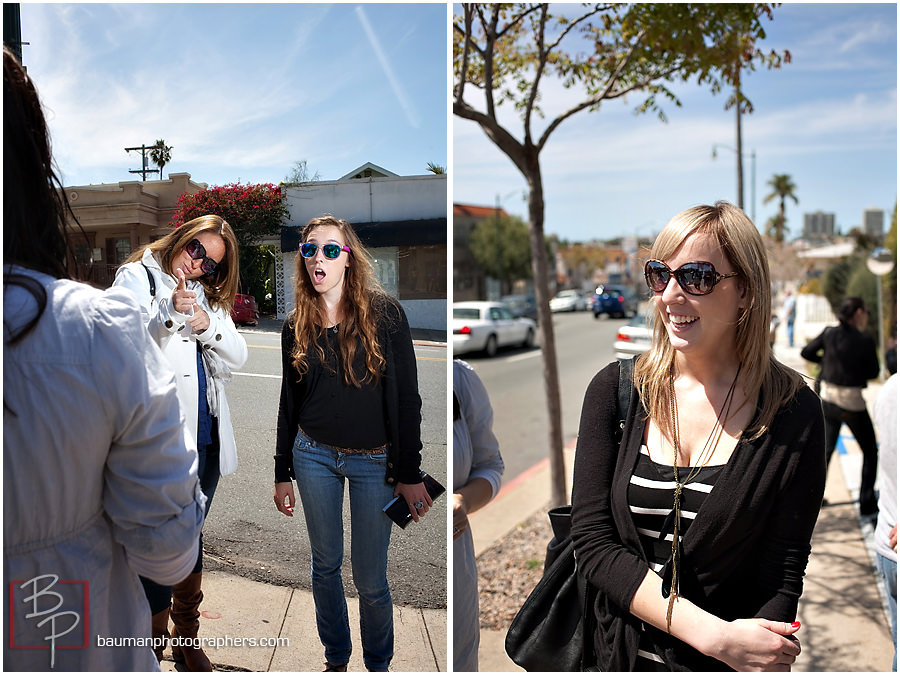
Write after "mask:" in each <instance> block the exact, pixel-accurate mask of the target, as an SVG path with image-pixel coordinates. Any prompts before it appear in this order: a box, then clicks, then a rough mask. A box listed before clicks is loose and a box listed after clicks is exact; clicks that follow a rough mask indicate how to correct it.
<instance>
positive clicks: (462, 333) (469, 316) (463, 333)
mask: <svg viewBox="0 0 900 675" xmlns="http://www.w3.org/2000/svg"><path fill="white" fill-rule="evenodd" d="M452 327H453V355H454V356H457V355H459V354H466V353H468V352H484V353H485V354H487V355H488V356H493V355H494V354H496V353H497V350H498V349H499V348H501V347H512V346H516V347H519V346H521V347H531V346H532V345H534V337H535V335H536V334H537V324H536V323H535V322H534V321H532V320H531V319H528V318H526V317H519V318H516V317H514V316H513V315H512V312H510V311H509V308H508V307H507V306H506V305H504V304H502V303H499V302H483V301H476V300H473V301H469V302H454V303H453V321H452Z"/></svg>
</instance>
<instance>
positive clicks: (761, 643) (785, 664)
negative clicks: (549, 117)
mask: <svg viewBox="0 0 900 675" xmlns="http://www.w3.org/2000/svg"><path fill="white" fill-rule="evenodd" d="M724 626H725V628H724V630H723V631H721V632H720V633H719V635H718V636H717V637H716V638H713V640H714V642H713V643H712V644H711V645H710V647H709V649H708V650H706V649H701V651H703V652H704V653H706V654H708V655H709V656H712V657H714V658H716V659H718V660H719V661H722V662H723V663H726V664H727V665H729V666H731V667H732V668H734V669H735V670H738V671H754V672H767V673H789V672H791V664H792V663H794V661H795V660H796V659H797V655H798V654H800V640H798V639H797V638H796V637H795V636H794V634H795V633H796V632H797V631H798V630H800V622H799V621H794V622H793V623H786V622H784V621H769V620H767V619H737V620H735V621H728V622H726V623H725V624H724Z"/></svg>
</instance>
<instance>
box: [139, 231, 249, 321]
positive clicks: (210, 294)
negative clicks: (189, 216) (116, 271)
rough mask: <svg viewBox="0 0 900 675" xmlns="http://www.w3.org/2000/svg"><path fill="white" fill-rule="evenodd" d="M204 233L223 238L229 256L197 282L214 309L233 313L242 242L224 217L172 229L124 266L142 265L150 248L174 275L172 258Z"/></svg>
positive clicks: (141, 249) (161, 263) (143, 248)
mask: <svg viewBox="0 0 900 675" xmlns="http://www.w3.org/2000/svg"><path fill="white" fill-rule="evenodd" d="M201 232H212V233H213V234H218V235H219V236H220V237H222V241H223V242H225V257H224V258H222V260H221V261H220V262H219V264H218V265H216V271H215V273H213V274H212V275H211V276H203V277H200V278H199V279H197V281H199V282H200V283H201V284H202V285H203V291H204V293H205V294H206V301H207V302H208V303H209V306H210V307H212V308H213V309H220V308H221V309H224V310H225V311H226V312H230V311H231V308H232V306H233V305H234V296H235V295H237V291H238V282H239V280H240V270H239V269H238V241H237V237H235V236H234V230H232V229H231V225H229V224H228V222H227V221H226V220H225V219H224V218H222V217H221V216H215V215H207V216H199V217H197V218H194V219H193V220H190V221H188V222H186V223H185V224H184V225H182V226H181V227H179V228H176V229H174V230H172V231H171V232H169V234H167V235H166V236H165V237H162V238H161V239H157V240H156V241H153V242H150V243H149V244H147V245H146V246H142V247H140V248H138V249H135V250H134V251H133V252H132V254H131V255H130V256H128V259H127V260H126V261H125V262H124V263H122V264H123V265H124V264H127V263H132V262H140V261H141V258H143V257H144V250H145V249H150V250H151V251H153V255H154V256H156V259H157V260H158V261H159V266H160V267H162V268H163V270H164V271H165V272H166V273H167V274H171V273H172V272H171V269H172V259H173V258H174V257H175V256H176V255H178V254H179V253H181V251H182V250H184V247H185V246H187V245H188V244H189V243H190V242H191V240H192V239H194V238H196V237H197V235H198V234H200V233H201Z"/></svg>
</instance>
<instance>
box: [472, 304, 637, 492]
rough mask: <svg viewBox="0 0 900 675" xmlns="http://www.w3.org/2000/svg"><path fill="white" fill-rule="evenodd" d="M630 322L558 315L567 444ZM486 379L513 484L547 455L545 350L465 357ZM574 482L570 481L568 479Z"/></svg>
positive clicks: (555, 323)
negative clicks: (589, 388) (619, 333)
mask: <svg viewBox="0 0 900 675" xmlns="http://www.w3.org/2000/svg"><path fill="white" fill-rule="evenodd" d="M627 322H628V320H627V319H610V318H608V317H607V316H606V315H603V316H602V317H601V318H599V319H594V316H593V314H592V313H591V312H565V313H557V314H554V315H553V326H554V333H555V336H556V355H557V360H558V363H559V384H560V398H561V402H562V426H563V443H564V444H565V443H568V442H569V441H571V440H572V439H574V438H575V437H576V436H577V435H578V424H579V421H580V419H581V406H582V403H583V401H584V393H585V391H586V390H587V386H588V384H589V383H590V381H591V378H593V377H594V375H595V374H596V373H597V371H599V370H600V369H602V368H603V367H604V366H605V365H606V364H608V363H610V362H611V361H613V360H614V359H615V355H614V352H613V343H614V342H615V339H616V332H617V331H618V329H619V327H620V326H623V325H625V324H626V323H627ZM461 358H462V359H464V360H465V361H467V362H468V363H469V364H470V365H471V366H472V367H473V368H474V369H475V372H477V373H478V375H479V377H481V380H482V382H484V385H485V388H486V389H487V391H488V395H489V396H490V398H491V405H492V406H493V408H494V433H495V434H496V435H497V439H498V440H499V441H500V452H501V454H502V455H503V462H504V464H505V465H506V469H505V471H504V474H503V480H504V482H509V481H511V480H512V479H513V478H515V477H516V476H518V475H519V474H521V473H522V472H523V471H525V470H526V469H529V468H530V467H532V466H534V465H535V464H537V463H538V462H540V461H541V460H543V459H544V458H546V457H547V456H548V453H549V447H550V440H549V421H548V420H549V418H548V415H547V396H546V393H545V391H544V375H543V361H542V357H541V349H540V346H537V347H534V348H532V349H515V350H507V351H500V352H499V353H498V355H497V356H495V357H494V358H487V357H484V356H480V355H477V354H466V355H463V356H462V357H461ZM567 479H569V480H570V479H571V476H569V477H567Z"/></svg>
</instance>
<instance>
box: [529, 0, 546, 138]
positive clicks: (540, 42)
mask: <svg viewBox="0 0 900 675" xmlns="http://www.w3.org/2000/svg"><path fill="white" fill-rule="evenodd" d="M541 10H542V11H541V19H540V22H539V24H538V26H539V27H538V34H537V50H538V60H537V68H536V69H535V74H534V81H533V82H532V83H531V91H529V92H528V99H527V101H526V103H525V143H526V144H527V145H531V143H532V142H531V113H532V112H534V102H535V101H536V100H537V95H538V89H539V88H540V84H541V76H542V75H543V74H544V68H545V67H546V65H547V56H548V54H549V51H544V31H545V30H546V28H547V16H548V7H547V5H546V4H543V5H541Z"/></svg>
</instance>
